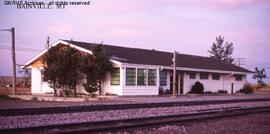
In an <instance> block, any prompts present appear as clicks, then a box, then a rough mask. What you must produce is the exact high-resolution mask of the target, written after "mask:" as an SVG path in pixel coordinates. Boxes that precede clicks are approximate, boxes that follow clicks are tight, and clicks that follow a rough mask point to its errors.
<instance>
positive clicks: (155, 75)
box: [147, 69, 157, 86]
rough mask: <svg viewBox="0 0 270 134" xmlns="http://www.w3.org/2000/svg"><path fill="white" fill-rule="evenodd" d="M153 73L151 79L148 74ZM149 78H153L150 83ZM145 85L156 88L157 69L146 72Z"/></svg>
mask: <svg viewBox="0 0 270 134" xmlns="http://www.w3.org/2000/svg"><path fill="white" fill-rule="evenodd" d="M151 71H153V72H152V73H153V77H152V76H151V75H150V72H151ZM150 78H154V79H153V82H154V83H151V81H150ZM147 85H148V86H156V85H157V69H148V70H147Z"/></svg>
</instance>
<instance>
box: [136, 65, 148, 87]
mask: <svg viewBox="0 0 270 134" xmlns="http://www.w3.org/2000/svg"><path fill="white" fill-rule="evenodd" d="M137 85H139V86H144V85H146V69H137Z"/></svg>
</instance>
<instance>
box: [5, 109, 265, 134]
mask: <svg viewBox="0 0 270 134" xmlns="http://www.w3.org/2000/svg"><path fill="white" fill-rule="evenodd" d="M260 112H270V106H265V107H230V108H223V109H208V111H206V110H204V111H197V112H194V113H185V114H176V115H166V116H155V117H144V118H135V119H121V120H108V121H95V122H82V123H69V124H57V125H47V126H36V127H25V128H10V129H0V133H1V134H10V133H23V134H24V133H27V134H28V133H46V134H47V133H67V134H68V133H70V134H71V133H72V134H73V133H102V132H111V131H117V130H125V129H132V128H139V127H146V126H147V127H150V126H155V125H163V124H166V125H167V124H172V123H179V122H187V121H194V120H205V119H213V118H220V117H229V116H237V115H246V114H252V113H260Z"/></svg>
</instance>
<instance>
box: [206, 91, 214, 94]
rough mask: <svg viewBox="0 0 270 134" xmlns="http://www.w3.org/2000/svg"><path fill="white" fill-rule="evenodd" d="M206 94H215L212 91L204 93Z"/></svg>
mask: <svg viewBox="0 0 270 134" xmlns="http://www.w3.org/2000/svg"><path fill="white" fill-rule="evenodd" d="M204 94H213V92H212V91H206V92H204Z"/></svg>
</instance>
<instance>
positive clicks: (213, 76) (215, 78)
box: [212, 73, 220, 80]
mask: <svg viewBox="0 0 270 134" xmlns="http://www.w3.org/2000/svg"><path fill="white" fill-rule="evenodd" d="M215 76H218V77H215ZM212 80H220V74H219V73H212Z"/></svg>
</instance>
